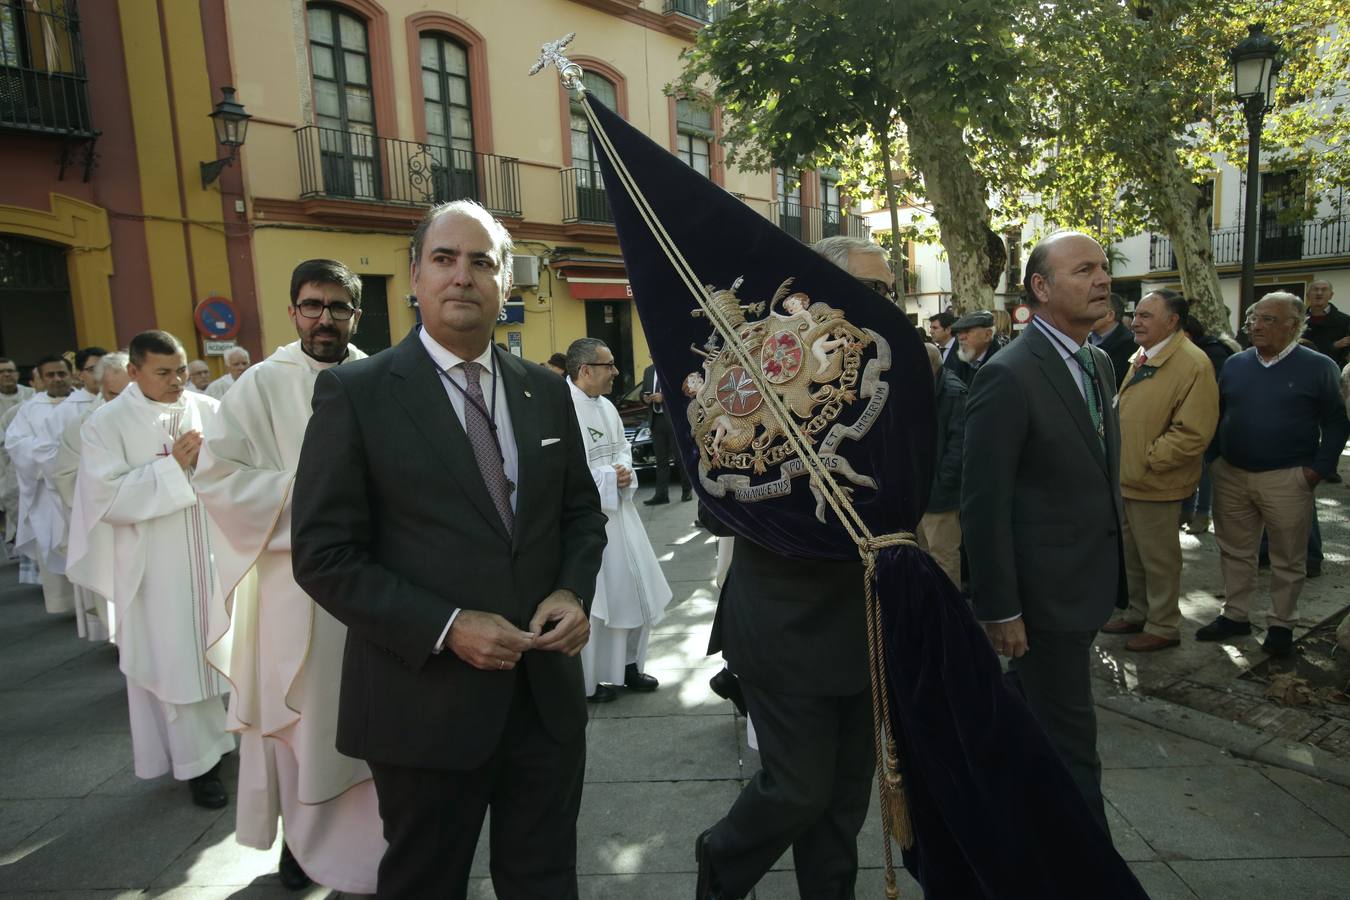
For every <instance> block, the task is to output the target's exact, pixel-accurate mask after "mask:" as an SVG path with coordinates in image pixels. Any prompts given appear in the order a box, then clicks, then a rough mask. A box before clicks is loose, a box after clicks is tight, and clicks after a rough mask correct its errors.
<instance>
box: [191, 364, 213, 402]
mask: <svg viewBox="0 0 1350 900" xmlns="http://www.w3.org/2000/svg"><path fill="white" fill-rule="evenodd" d="M210 386H211V367H210V366H208V365H207V364H206V360H204V359H194V360H193V361H192V362H190V363H188V383H187V389H188V390H189V391H192V393H194V394H204V393H206V389H207V388H208V387H210Z"/></svg>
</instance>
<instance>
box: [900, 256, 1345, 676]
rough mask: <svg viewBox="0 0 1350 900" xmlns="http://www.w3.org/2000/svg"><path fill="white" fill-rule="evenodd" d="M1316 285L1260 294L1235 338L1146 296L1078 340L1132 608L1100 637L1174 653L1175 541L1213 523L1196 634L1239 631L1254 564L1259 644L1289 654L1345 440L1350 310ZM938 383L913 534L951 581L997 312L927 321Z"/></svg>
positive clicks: (997, 338) (1176, 300)
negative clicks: (1107, 390) (1114, 455)
mask: <svg viewBox="0 0 1350 900" xmlns="http://www.w3.org/2000/svg"><path fill="white" fill-rule="evenodd" d="M1332 296H1333V291H1332V287H1331V285H1330V284H1329V283H1328V282H1326V281H1314V282H1312V283H1311V284H1310V285H1309V286H1308V289H1307V299H1306V302H1305V301H1304V300H1301V299H1300V298H1298V297H1297V296H1295V295H1293V294H1288V293H1283V292H1277V293H1272V294H1268V295H1266V296H1265V297H1263V298H1261V299H1260V300H1259V301H1258V302H1257V303H1255V304H1253V305H1252V306H1251V307H1250V308H1249V309H1248V310H1247V314H1246V318H1245V321H1244V323H1243V327H1242V328H1241V329H1240V331H1239V334H1238V338H1239V339H1240V340H1241V343H1239V341H1238V340H1234V339H1233V338H1230V337H1228V336H1227V335H1222V334H1214V333H1211V332H1209V331H1207V330H1206V328H1205V327H1204V325H1203V324H1202V323H1201V322H1200V320H1199V319H1198V318H1197V317H1196V316H1194V315H1192V314H1191V310H1190V304H1189V303H1188V302H1187V300H1186V298H1185V297H1184V296H1182V295H1181V294H1179V293H1177V292H1175V291H1170V290H1157V291H1152V292H1150V293H1148V294H1146V295H1144V296H1143V297H1142V298H1141V299H1140V300H1139V302H1138V303H1137V304H1136V305H1135V307H1134V309H1133V310H1132V312H1127V310H1126V306H1125V303H1124V301H1123V300H1122V299H1121V298H1120V297H1119V296H1118V295H1115V294H1112V295H1111V298H1110V300H1111V302H1110V311H1109V312H1108V313H1107V314H1106V315H1104V316H1103V317H1102V318H1101V319H1100V320H1098V321H1097V323H1096V324H1095V325H1094V326H1093V328H1092V331H1091V334H1090V335H1089V338H1088V340H1089V342H1090V343H1092V344H1093V345H1095V346H1096V347H1098V348H1099V349H1101V350H1102V351H1103V352H1104V353H1105V354H1106V355H1107V356H1108V357H1109V358H1110V360H1111V363H1112V368H1113V369H1114V383H1115V386H1116V393H1115V396H1114V397H1113V398H1111V399H1110V402H1111V404H1112V405H1113V406H1114V407H1115V408H1116V411H1117V413H1118V415H1119V420H1120V432H1121V449H1120V490H1121V496H1122V518H1123V529H1124V531H1123V535H1124V539H1125V540H1124V543H1125V560H1124V563H1125V570H1126V573H1127V576H1128V584H1129V606H1128V608H1127V609H1125V610H1124V611H1123V613H1122V614H1121V615H1119V616H1118V617H1117V618H1114V619H1112V621H1110V622H1109V623H1107V625H1106V626H1105V627H1104V628H1103V629H1102V630H1103V632H1105V633H1107V634H1116V635H1128V636H1129V637H1128V640H1127V641H1126V643H1125V647H1126V649H1128V650H1133V651H1141V652H1142V651H1152V650H1163V649H1167V648H1169V647H1175V646H1177V645H1178V644H1179V643H1180V630H1179V624H1180V621H1181V613H1180V608H1179V602H1180V588H1181V569H1182V556H1181V547H1180V540H1179V534H1180V532H1182V531H1185V532H1188V533H1190V534H1192V535H1202V534H1206V533H1208V532H1209V531H1210V530H1211V528H1212V529H1213V532H1214V536H1215V539H1216V541H1217V543H1218V546H1219V550H1220V555H1221V569H1222V573H1223V580H1224V596H1225V604H1224V608H1223V612H1222V614H1221V615H1220V616H1219V617H1218V618H1216V619H1215V620H1214V621H1213V622H1211V623H1209V624H1207V625H1205V626H1204V627H1202V628H1200V629H1199V631H1198V632H1197V634H1196V639H1197V640H1201V641H1220V640H1226V639H1229V638H1233V637H1238V636H1242V635H1247V634H1250V633H1251V629H1252V626H1251V623H1250V621H1249V619H1250V613H1251V607H1252V601H1253V597H1254V595H1255V593H1256V590H1257V581H1256V576H1257V571H1258V569H1259V568H1267V567H1268V568H1269V569H1270V570H1271V579H1270V595H1271V607H1272V611H1271V613H1270V614H1269V615H1268V616H1267V619H1266V623H1267V627H1266V634H1265V641H1264V643H1263V647H1264V649H1265V650H1266V651H1267V652H1269V653H1272V654H1284V653H1288V652H1290V651H1291V649H1292V643H1293V634H1292V626H1293V624H1294V622H1295V621H1296V619H1297V602H1298V595H1299V592H1300V590H1301V589H1302V585H1303V583H1304V580H1305V578H1317V577H1319V576H1321V574H1322V562H1323V556H1322V540H1321V531H1320V528H1319V525H1318V521H1317V510H1316V504H1315V503H1314V502H1313V498H1314V494H1315V492H1316V490H1317V487H1318V485H1319V484H1321V483H1322V482H1329V483H1339V482H1340V481H1341V479H1340V476H1339V475H1338V473H1337V462H1338V460H1339V458H1340V455H1341V451H1342V449H1343V448H1344V447H1345V444H1346V439H1347V435H1350V421H1347V404H1350V365H1347V362H1350V359H1348V357H1350V315H1346V314H1345V313H1343V312H1341V311H1340V310H1338V309H1336V307H1335V306H1334V305H1333V304H1332V303H1331V299H1332ZM928 334H929V336H930V338H931V344H930V346H929V354H930V358H931V360H932V363H933V367H934V372H935V374H936V385H935V389H936V392H937V398H938V401H937V410H938V419H939V422H938V444H937V457H936V459H937V462H936V469H935V475H934V479H933V486H932V491H931V494H930V498H929V505H928V512H927V514H926V515H925V516H924V518H923V521H922V522H921V523H920V526H919V535H920V538H921V540H922V541H923V542H924V543H925V545H926V546H928V548H929V549H930V552H932V554H933V555H934V557H935V558H936V559H937V561H938V562H939V563H940V564H941V565H942V566H943V568H944V569H945V570H946V571H947V572H948V574H949V575H951V577H952V579H953V581H955V582H956V583H957V584H961V583H962V576H963V575H965V576H966V577H968V572H967V571H966V567H965V564H964V553H963V552H962V550H961V523H960V519H959V510H960V505H961V470H962V455H963V435H964V418H965V398H966V394H967V392H968V390H969V388H970V386H971V384H972V383H973V381H974V379H975V377H976V374H977V373H978V372H979V371H980V369H981V368H982V367H983V366H984V364H985V363H987V362H988V361H989V359H990V358H991V357H993V356H994V354H996V353H998V352H999V351H1000V350H1001V349H1003V348H1004V347H1006V346H1007V345H1008V344H1009V343H1010V342H1011V341H1012V340H1014V339H1015V338H1016V336H1017V335H1016V333H1015V332H1014V331H1013V330H1012V328H1011V325H1010V322H1009V321H1008V317H1007V314H1006V313H1002V314H1000V313H996V312H990V311H987V310H980V311H976V312H972V313H968V314H966V315H964V316H961V317H959V318H957V317H956V316H954V315H953V313H951V312H942V313H938V314H937V315H934V316H931V317H930V318H929V319H928Z"/></svg>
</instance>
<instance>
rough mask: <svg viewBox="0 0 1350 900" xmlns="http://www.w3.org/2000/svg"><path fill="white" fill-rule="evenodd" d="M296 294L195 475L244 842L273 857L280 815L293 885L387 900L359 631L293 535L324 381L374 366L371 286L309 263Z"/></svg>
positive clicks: (301, 269)
mask: <svg viewBox="0 0 1350 900" xmlns="http://www.w3.org/2000/svg"><path fill="white" fill-rule="evenodd" d="M291 291H292V293H291V297H292V300H291V306H290V310H289V312H290V317H291V321H292V322H293V323H294V324H295V329H296V332H297V333H298V335H299V340H297V341H295V342H294V343H292V344H288V345H286V346H285V347H281V348H280V349H278V350H277V351H276V352H275V353H273V354H272V355H271V356H270V357H268V358H267V359H266V360H264V361H263V362H262V363H260V364H259V365H256V366H254V367H252V368H250V369H249V370H248V371H247V372H245V373H244V374H243V376H242V377H240V378H239V380H238V381H236V382H235V384H234V386H233V387H232V388H230V391H229V393H227V394H226V395H225V397H224V399H223V400H222V401H221V405H220V415H219V417H218V418H217V419H216V421H215V423H214V424H213V425H212V426H211V427H210V428H209V429H208V430H207V432H206V444H205V446H204V448H203V450H202V454H201V459H200V460H199V462H198V466H197V472H196V475H195V476H194V479H193V481H194V484H195V485H196V488H197V493H198V496H200V497H201V501H202V504H203V505H204V506H205V507H206V511H207V514H208V515H209V517H210V521H211V524H212V532H211V534H212V542H211V543H212V548H213V549H214V550H215V554H216V574H217V577H218V579H219V585H218V588H217V590H216V593H215V596H214V599H213V601H212V605H211V641H212V643H211V647H210V650H209V652H208V659H209V660H210V662H211V664H212V665H214V666H216V667H217V668H218V669H220V671H221V672H223V673H224V674H225V676H226V678H228V679H229V681H230V711H229V728H230V730H231V731H233V732H235V733H237V734H238V735H239V737H240V744H239V787H238V791H237V793H236V801H235V802H236V815H235V839H236V840H237V841H238V842H239V843H241V844H243V845H244V846H247V847H255V848H257V849H260V850H265V849H268V848H270V847H271V846H272V845H273V842H274V841H275V840H276V835H277V817H278V816H280V817H281V821H282V825H283V828H284V832H285V833H284V842H283V844H282V856H281V864H280V874H281V878H282V883H283V884H285V885H286V886H287V887H290V888H292V889H299V888H301V887H303V886H304V885H305V884H306V883H307V881H308V880H309V879H313V881H315V882H317V883H318V884H321V885H323V886H324V887H326V888H330V889H333V890H337V891H343V892H347V893H355V894H373V893H374V892H375V886H376V885H375V881H376V873H377V870H378V868H379V863H380V858H381V857H382V856H383V855H384V850H385V846H386V845H385V841H384V836H383V829H382V825H381V821H380V814H379V805H378V801H377V799H376V796H375V783H374V781H372V780H371V774H370V768H369V767H368V766H367V765H366V763H365V762H364V761H362V760H358V759H352V758H351V757H348V756H343V755H342V754H341V753H338V751H337V749H336V748H335V743H336V740H337V715H338V687H339V684H340V682H341V671H342V655H343V648H344V646H345V644H346V638H347V628H346V626H345V625H343V624H342V623H340V622H339V621H338V620H337V619H335V618H333V616H332V615H331V614H330V613H329V612H327V611H326V610H324V609H323V608H322V607H320V606H317V605H316V604H315V603H314V601H313V600H311V599H310V598H309V595H308V594H306V593H305V592H304V591H303V590H302V589H301V588H300V587H299V586H298V585H297V584H296V583H295V579H294V578H293V577H292V575H291V528H290V520H291V487H292V484H293V483H294V480H295V472H296V467H297V465H298V463H299V461H300V446H301V443H302V442H303V440H304V436H305V426H306V424H307V423H308V422H309V418H310V414H311V401H312V398H313V395H314V382H315V379H317V378H318V377H319V373H320V372H321V371H323V370H324V369H327V368H330V367H332V366H335V365H340V364H343V363H347V362H351V361H352V360H356V359H362V358H364V357H365V354H364V353H362V352H361V351H360V350H359V349H357V348H356V347H355V346H351V345H350V344H349V341H350V338H351V334H352V332H354V331H355V327H356V324H357V321H358V320H359V318H360V309H359V304H360V300H361V281H360V279H359V278H358V277H357V276H356V275H354V274H352V272H351V271H350V270H348V269H347V267H346V266H344V265H343V264H342V263H339V262H336V261H333V260H308V261H306V262H303V263H301V264H300V265H299V266H298V267H297V268H296V270H295V273H294V274H293V276H292V280H291ZM297 867H298V868H297Z"/></svg>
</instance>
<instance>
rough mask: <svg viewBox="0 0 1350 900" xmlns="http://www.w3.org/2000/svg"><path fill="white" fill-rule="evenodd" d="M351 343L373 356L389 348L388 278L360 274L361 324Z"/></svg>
mask: <svg viewBox="0 0 1350 900" xmlns="http://www.w3.org/2000/svg"><path fill="white" fill-rule="evenodd" d="M352 343H353V344H355V345H356V346H358V347H360V348H361V349H362V350H364V351H365V352H366V353H368V354H370V355H371V356H374V355H375V354H376V353H379V352H380V351H381V350H387V349H389V279H388V278H386V277H384V276H383V275H362V276H361V324H360V326H359V327H358V328H357V329H356V337H354V338H352Z"/></svg>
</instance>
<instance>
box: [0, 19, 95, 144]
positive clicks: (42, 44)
mask: <svg viewBox="0 0 1350 900" xmlns="http://www.w3.org/2000/svg"><path fill="white" fill-rule="evenodd" d="M0 19H2V20H3V21H0V130H3V131H24V132H40V133H46V134H60V135H68V136H72V135H73V136H77V137H86V138H90V137H95V136H96V133H95V131H94V126H93V121H92V119H91V117H90V115H89V86H88V79H87V78H86V75H85V70H84V53H83V50H82V46H81V43H80V23H79V16H78V14H77V12H76V8H75V0H49V2H46V3H43V4H41V5H40V6H39V5H38V4H37V3H27V4H24V3H18V4H14V3H5V4H3V8H2V9H0Z"/></svg>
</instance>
